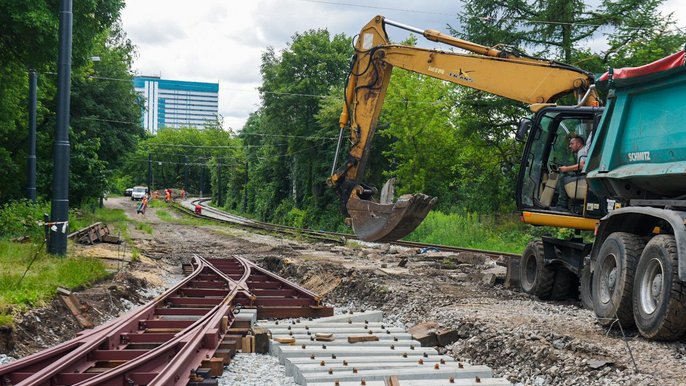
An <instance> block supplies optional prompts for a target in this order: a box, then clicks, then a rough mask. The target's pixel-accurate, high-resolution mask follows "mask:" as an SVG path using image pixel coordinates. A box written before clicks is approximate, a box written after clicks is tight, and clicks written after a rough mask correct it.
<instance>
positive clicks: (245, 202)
mask: <svg viewBox="0 0 686 386" xmlns="http://www.w3.org/2000/svg"><path fill="white" fill-rule="evenodd" d="M243 212H244V213H247V212H248V159H247V158H246V159H245V183H244V185H243Z"/></svg>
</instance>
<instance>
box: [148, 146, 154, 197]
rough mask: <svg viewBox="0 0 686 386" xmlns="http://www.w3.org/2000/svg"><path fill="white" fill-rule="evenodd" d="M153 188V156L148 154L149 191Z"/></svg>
mask: <svg viewBox="0 0 686 386" xmlns="http://www.w3.org/2000/svg"><path fill="white" fill-rule="evenodd" d="M153 188H154V187H153V186H152V154H151V153H148V189H153ZM151 191H152V190H151Z"/></svg>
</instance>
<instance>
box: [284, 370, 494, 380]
mask: <svg viewBox="0 0 686 386" xmlns="http://www.w3.org/2000/svg"><path fill="white" fill-rule="evenodd" d="M391 375H395V376H397V377H398V379H399V380H400V381H403V380H408V379H416V380H427V379H445V380H447V379H449V378H450V377H453V378H454V379H459V378H463V379H468V378H472V379H476V377H479V378H491V377H492V376H493V375H492V372H491V369H490V368H489V367H488V366H472V367H470V368H465V369H458V370H455V369H450V368H439V369H433V368H429V369H393V370H390V371H389V370H386V369H380V370H359V371H358V372H357V373H353V371H352V369H351V370H347V371H338V372H337V371H333V372H332V373H331V374H329V373H328V372H321V373H305V374H302V377H294V378H295V380H296V382H298V383H301V384H304V385H307V384H309V383H312V382H327V381H328V382H335V381H339V382H340V381H358V382H359V381H361V380H362V379H364V380H365V381H383V380H384V379H386V378H388V377H390V376H391ZM401 385H402V382H401Z"/></svg>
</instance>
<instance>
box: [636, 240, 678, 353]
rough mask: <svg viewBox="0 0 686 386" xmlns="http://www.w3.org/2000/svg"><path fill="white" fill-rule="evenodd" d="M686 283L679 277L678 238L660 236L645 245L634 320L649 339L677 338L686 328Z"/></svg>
mask: <svg viewBox="0 0 686 386" xmlns="http://www.w3.org/2000/svg"><path fill="white" fill-rule="evenodd" d="M685 290H686V285H685V284H684V283H683V282H681V281H680V280H679V261H678V255H677V249H676V241H675V240H674V236H672V235H657V236H655V237H653V238H652V239H651V240H650V241H649V242H648V245H646V247H645V249H644V250H643V253H642V254H641V258H640V260H639V262H638V266H637V267H636V278H635V280H634V296H633V307H634V319H635V321H636V327H638V331H640V332H641V335H643V336H644V337H646V338H648V339H657V340H674V339H677V338H679V337H681V336H682V335H684V332H685V331H686V304H684V302H685V301H686V294H685V293H684V291H685Z"/></svg>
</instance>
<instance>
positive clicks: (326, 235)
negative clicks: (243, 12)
mask: <svg viewBox="0 0 686 386" xmlns="http://www.w3.org/2000/svg"><path fill="white" fill-rule="evenodd" d="M207 201H209V199H207V198H204V199H195V200H193V201H191V202H192V203H193V204H199V205H201V206H202V207H203V211H205V210H208V211H210V212H212V213H214V214H216V215H219V216H222V217H225V218H226V221H229V222H232V223H234V224H238V225H243V226H248V227H251V228H258V229H263V230H270V231H274V232H280V233H284V231H283V230H286V231H292V232H293V233H297V234H298V235H300V234H306V235H309V236H310V237H312V238H319V239H323V240H334V241H340V239H341V238H352V239H354V238H355V235H353V234H350V233H340V232H327V231H315V230H312V229H306V228H295V227H290V226H286V225H277V224H270V223H265V222H261V221H256V220H251V219H246V218H243V217H240V216H236V215H234V214H231V213H227V212H224V211H221V210H219V209H216V208H213V207H210V206H208V205H207ZM200 216H202V215H200ZM205 217H207V216H205ZM216 220H219V221H222V220H221V219H216ZM285 233H289V232H285ZM317 235H320V236H322V237H317ZM336 238H338V240H337V239H336ZM389 244H391V245H398V246H402V247H408V248H418V249H422V248H426V249H430V248H436V249H438V250H439V251H442V252H454V253H464V252H467V253H479V254H483V255H487V256H489V257H491V258H495V259H498V258H501V257H503V258H508V259H510V258H515V259H519V258H520V255H519V254H516V253H509V252H498V251H489V250H483V249H475V248H464V247H455V246H451V245H442V244H429V243H421V242H416V241H405V240H397V241H393V242H390V243H389Z"/></svg>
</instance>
